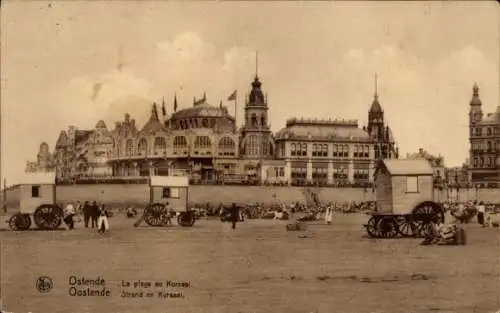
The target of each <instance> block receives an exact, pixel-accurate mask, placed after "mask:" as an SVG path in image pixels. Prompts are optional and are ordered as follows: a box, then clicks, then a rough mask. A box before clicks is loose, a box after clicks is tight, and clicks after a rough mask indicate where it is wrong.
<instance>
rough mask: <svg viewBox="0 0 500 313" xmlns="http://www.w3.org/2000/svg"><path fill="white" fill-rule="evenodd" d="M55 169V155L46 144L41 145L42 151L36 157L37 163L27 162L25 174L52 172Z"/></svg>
mask: <svg viewBox="0 0 500 313" xmlns="http://www.w3.org/2000/svg"><path fill="white" fill-rule="evenodd" d="M54 168H55V164H54V158H53V155H52V154H51V153H50V150H49V145H48V144H47V143H46V142H42V144H40V149H39V151H38V154H37V156H36V161H35V162H31V161H27V162H26V169H25V172H28V173H33V172H51V171H53V170H54Z"/></svg>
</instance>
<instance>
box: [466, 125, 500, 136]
mask: <svg viewBox="0 0 500 313" xmlns="http://www.w3.org/2000/svg"><path fill="white" fill-rule="evenodd" d="M499 134H500V128H498V127H496V128H493V127H474V128H471V129H470V135H471V136H493V135H499Z"/></svg>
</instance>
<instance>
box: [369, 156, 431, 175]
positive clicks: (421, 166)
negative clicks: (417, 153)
mask: <svg viewBox="0 0 500 313" xmlns="http://www.w3.org/2000/svg"><path fill="white" fill-rule="evenodd" d="M382 165H383V166H385V167H386V168H387V170H388V171H389V173H390V174H391V175H432V174H433V173H434V171H433V169H432V167H431V165H430V163H429V161H427V160H425V159H390V160H389V159H388V160H383V161H382V163H381V165H379V166H382Z"/></svg>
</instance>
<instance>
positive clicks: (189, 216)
mask: <svg viewBox="0 0 500 313" xmlns="http://www.w3.org/2000/svg"><path fill="white" fill-rule="evenodd" d="M195 221H196V218H195V216H194V213H193V212H192V211H187V212H182V213H181V214H179V216H178V217H177V223H178V224H179V225H181V226H183V227H191V226H193V225H194V222H195Z"/></svg>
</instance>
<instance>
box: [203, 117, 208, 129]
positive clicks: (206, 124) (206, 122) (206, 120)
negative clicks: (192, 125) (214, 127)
mask: <svg viewBox="0 0 500 313" xmlns="http://www.w3.org/2000/svg"><path fill="white" fill-rule="evenodd" d="M202 125H203V128H208V126H209V124H208V119H206V118H204V119H203V121H202Z"/></svg>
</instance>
